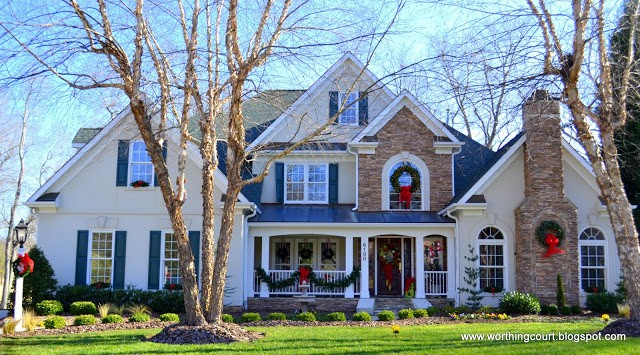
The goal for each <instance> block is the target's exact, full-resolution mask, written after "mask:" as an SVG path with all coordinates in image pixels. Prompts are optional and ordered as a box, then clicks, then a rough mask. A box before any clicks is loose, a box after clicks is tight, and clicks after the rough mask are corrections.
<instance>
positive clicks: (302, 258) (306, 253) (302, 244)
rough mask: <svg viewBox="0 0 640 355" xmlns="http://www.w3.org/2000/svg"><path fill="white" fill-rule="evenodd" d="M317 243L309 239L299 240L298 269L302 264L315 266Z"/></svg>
mask: <svg viewBox="0 0 640 355" xmlns="http://www.w3.org/2000/svg"><path fill="white" fill-rule="evenodd" d="M314 244H315V243H314V242H312V241H311V242H309V241H299V242H298V265H297V266H296V269H299V268H300V267H301V266H307V267H313V266H314V265H313V260H314V257H313V252H314V249H315V245H314Z"/></svg>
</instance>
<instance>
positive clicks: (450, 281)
mask: <svg viewBox="0 0 640 355" xmlns="http://www.w3.org/2000/svg"><path fill="white" fill-rule="evenodd" d="M446 241H447V245H446V248H447V298H453V299H455V298H456V296H457V287H456V285H457V284H458V280H456V268H457V267H458V264H457V263H456V259H455V256H456V253H455V250H456V245H455V243H456V240H455V238H454V237H447V238H446Z"/></svg>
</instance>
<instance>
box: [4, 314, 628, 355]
mask: <svg viewBox="0 0 640 355" xmlns="http://www.w3.org/2000/svg"><path fill="white" fill-rule="evenodd" d="M602 327H603V324H602V323H601V322H596V321H590V322H580V323H499V322H494V323H474V324H466V323H461V324H460V323H458V324H453V323H452V324H441V325H422V326H403V327H401V329H400V334H399V335H398V336H397V337H396V336H394V335H393V333H392V331H391V329H390V328H389V327H370V328H364V327H308V328H305V327H269V328H251V329H252V330H255V331H259V332H264V333H266V334H267V336H266V337H265V338H263V339H261V340H259V341H255V342H253V343H233V344H226V345H224V344H219V345H165V344H156V343H151V342H147V341H145V339H146V337H149V336H152V335H154V334H156V333H157V332H158V331H159V330H158V329H155V330H154V329H147V330H132V331H112V332H101V333H86V334H73V335H65V336H34V337H27V338H19V339H12V338H0V353H2V354H21V355H22V354H130V353H136V354H143V353H145V354H151V353H155V354H174V353H175V354H178V353H180V354H203V353H213V352H215V353H235V354H237V353H262V352H270V353H277V354H360V353H368V354H393V353H403V354H406V353H416V354H418V353H427V352H429V353H434V354H469V353H472V352H473V353H481V354H482V353H486V354H492V355H497V354H499V355H504V354H522V353H531V354H537V353H545V354H553V353H558V354H561V353H578V352H580V353H584V354H587V353H598V354H607V353H634V352H636V351H638V349H640V339H635V338H634V339H627V340H619V341H604V340H603V341H590V342H584V341H582V342H573V341H554V342H550V341H530V342H529V343H524V342H522V341H479V340H474V341H471V340H466V341H463V340H461V334H464V333H471V334H503V333H506V332H511V333H520V334H548V333H551V332H556V333H557V332H562V333H572V334H573V333H575V334H578V333H580V334H587V333H590V332H593V331H595V330H598V329H601V328H602Z"/></svg>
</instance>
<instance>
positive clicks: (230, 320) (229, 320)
mask: <svg viewBox="0 0 640 355" xmlns="http://www.w3.org/2000/svg"><path fill="white" fill-rule="evenodd" d="M222 321H223V322H224V323H233V316H232V315H230V314H226V313H225V314H223V315H222Z"/></svg>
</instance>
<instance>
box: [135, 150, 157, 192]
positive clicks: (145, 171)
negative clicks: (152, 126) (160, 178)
mask: <svg viewBox="0 0 640 355" xmlns="http://www.w3.org/2000/svg"><path fill="white" fill-rule="evenodd" d="M129 150H130V153H129V183H132V182H134V181H138V180H142V181H144V182H146V183H148V184H149V185H150V186H153V178H154V176H153V164H152V163H151V157H149V153H147V146H146V145H145V144H144V142H143V141H132V142H131V147H130V149H129Z"/></svg>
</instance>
